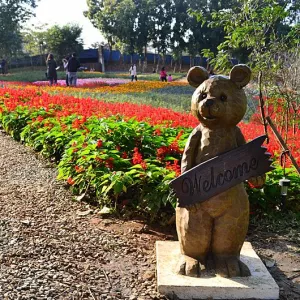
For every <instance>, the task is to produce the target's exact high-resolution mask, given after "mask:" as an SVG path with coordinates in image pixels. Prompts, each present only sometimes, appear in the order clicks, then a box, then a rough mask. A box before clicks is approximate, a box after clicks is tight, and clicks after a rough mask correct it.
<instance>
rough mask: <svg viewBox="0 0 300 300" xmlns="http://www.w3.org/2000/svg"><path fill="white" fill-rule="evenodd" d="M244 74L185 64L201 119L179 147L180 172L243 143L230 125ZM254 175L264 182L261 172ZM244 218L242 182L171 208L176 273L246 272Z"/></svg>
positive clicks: (241, 110) (244, 70) (241, 102)
mask: <svg viewBox="0 0 300 300" xmlns="http://www.w3.org/2000/svg"><path fill="white" fill-rule="evenodd" d="M250 77H251V70H250V69H249V68H248V67H247V66H245V65H237V66H234V67H233V68H232V70H231V72H230V76H229V77H224V76H219V75H218V76H213V77H210V78H209V75H208V73H207V71H206V70H205V69H204V68H202V67H193V68H191V70H190V71H189V73H188V76H187V79H188V82H189V83H190V85H192V86H194V87H197V89H196V90H195V92H194V94H193V97H192V104H191V110H192V113H193V114H194V115H195V116H196V117H197V118H198V119H199V121H200V123H201V124H200V125H199V126H197V127H196V128H195V129H194V130H193V132H192V133H191V134H190V136H189V139H188V141H187V144H186V146H185V150H184V153H183V157H182V165H181V169H182V172H185V171H187V170H189V169H191V168H193V167H194V166H196V165H198V164H200V163H202V162H205V161H207V160H209V159H211V158H213V157H216V156H218V155H219V154H221V153H224V152H227V151H229V150H232V149H234V148H237V147H239V146H241V145H243V144H245V139H244V137H243V135H242V133H241V131H240V130H239V128H238V127H237V126H236V125H237V124H238V122H240V121H241V119H242V118H243V116H244V114H245V112H246V107H247V99H246V95H245V93H244V91H243V89H242V87H244V86H245V85H246V84H247V83H248V82H249V81H250ZM224 171H225V170H224ZM254 180H255V183H264V178H263V177H258V178H256V179H254ZM249 181H251V179H249ZM248 223H249V203H248V195H247V194H246V191H245V188H244V185H243V183H240V184H237V185H236V186H234V187H232V188H230V189H228V190H227V191H225V192H222V193H220V194H218V195H216V196H214V197H211V198H210V199H208V200H206V201H204V202H201V203H197V204H196V205H195V206H194V207H187V208H185V207H177V209H176V226H177V233H178V239H179V242H180V248H181V253H182V257H180V263H179V264H178V267H177V270H176V272H178V273H179V274H184V275H188V276H193V277H197V276H201V269H202V268H203V267H205V268H206V269H208V268H211V266H212V265H213V266H214V269H215V270H216V273H217V274H218V275H220V276H223V277H234V276H248V275H249V270H248V269H247V267H246V266H245V265H244V264H243V263H242V262H241V261H240V260H239V253H240V250H241V247H242V245H243V242H244V240H245V237H246V233H247V229H248ZM189 257H190V258H193V260H191V259H190V258H189ZM211 262H212V263H211Z"/></svg>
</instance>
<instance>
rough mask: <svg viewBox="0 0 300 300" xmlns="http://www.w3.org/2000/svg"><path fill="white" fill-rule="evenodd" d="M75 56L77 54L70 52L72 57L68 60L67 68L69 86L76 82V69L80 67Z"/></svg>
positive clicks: (74, 84)
mask: <svg viewBox="0 0 300 300" xmlns="http://www.w3.org/2000/svg"><path fill="white" fill-rule="evenodd" d="M76 57H77V55H76V53H75V52H74V53H73V54H72V57H71V58H70V59H69V61H68V66H67V69H68V81H69V85H70V86H76V84H77V71H78V69H79V67H80V63H79V61H78V59H77V58H76Z"/></svg>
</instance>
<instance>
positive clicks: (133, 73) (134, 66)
mask: <svg viewBox="0 0 300 300" xmlns="http://www.w3.org/2000/svg"><path fill="white" fill-rule="evenodd" d="M129 73H130V75H131V81H133V79H135V81H137V75H136V65H135V64H134V65H131V67H130V69H129Z"/></svg>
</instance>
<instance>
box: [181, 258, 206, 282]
mask: <svg viewBox="0 0 300 300" xmlns="http://www.w3.org/2000/svg"><path fill="white" fill-rule="evenodd" d="M204 269H205V267H204V265H202V264H201V263H200V262H199V260H197V259H194V258H192V257H189V256H186V255H181V257H180V259H179V261H178V264H177V266H176V273H177V274H180V275H186V276H190V277H200V276H201V271H203V270H204Z"/></svg>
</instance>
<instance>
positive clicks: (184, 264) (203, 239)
mask: <svg viewBox="0 0 300 300" xmlns="http://www.w3.org/2000/svg"><path fill="white" fill-rule="evenodd" d="M212 226H213V220H212V218H211V217H210V216H209V215H208V214H207V213H206V212H204V211H202V210H201V209H197V208H189V209H186V208H180V207H177V208H176V227H177V234H178V238H179V243H180V249H181V254H182V255H181V257H180V259H179V262H178V265H177V270H176V272H177V273H179V274H182V275H187V276H192V277H199V276H200V275H201V270H203V269H204V268H205V267H204V266H205V264H206V256H207V253H208V251H209V249H210V242H211V233H212Z"/></svg>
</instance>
